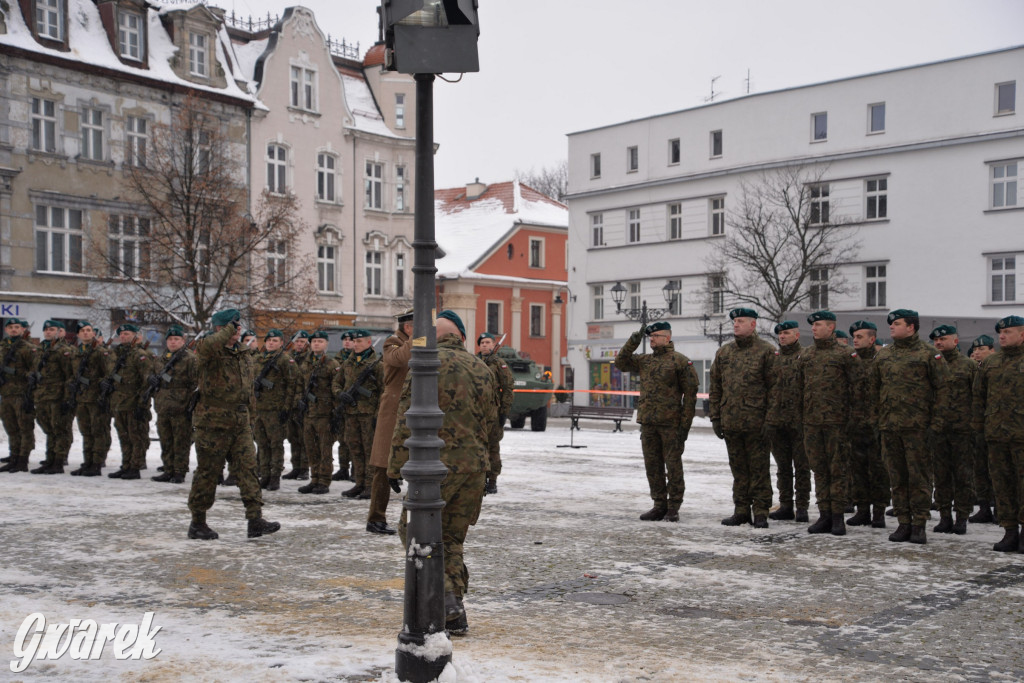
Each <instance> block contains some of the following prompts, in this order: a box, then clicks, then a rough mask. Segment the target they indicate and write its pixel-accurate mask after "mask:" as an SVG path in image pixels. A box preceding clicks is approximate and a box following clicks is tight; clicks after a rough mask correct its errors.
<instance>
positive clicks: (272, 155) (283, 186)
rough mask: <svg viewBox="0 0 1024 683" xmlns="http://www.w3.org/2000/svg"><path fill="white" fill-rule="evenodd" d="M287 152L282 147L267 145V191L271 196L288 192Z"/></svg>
mask: <svg viewBox="0 0 1024 683" xmlns="http://www.w3.org/2000/svg"><path fill="white" fill-rule="evenodd" d="M287 177H288V150H287V149H285V147H284V145H278V144H273V143H271V144H269V145H267V191H268V192H271V193H273V194H285V193H286V192H288V183H287V182H286V180H287Z"/></svg>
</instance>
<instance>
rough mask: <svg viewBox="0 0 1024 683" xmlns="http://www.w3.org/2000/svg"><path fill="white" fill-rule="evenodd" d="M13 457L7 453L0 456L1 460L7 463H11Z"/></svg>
mask: <svg viewBox="0 0 1024 683" xmlns="http://www.w3.org/2000/svg"><path fill="white" fill-rule="evenodd" d="M13 459H14V456H13V455H7V456H4V457H2V458H0V462H2V463H4V464H5V465H6V464H7V463H9V462H10V461H11V460H13Z"/></svg>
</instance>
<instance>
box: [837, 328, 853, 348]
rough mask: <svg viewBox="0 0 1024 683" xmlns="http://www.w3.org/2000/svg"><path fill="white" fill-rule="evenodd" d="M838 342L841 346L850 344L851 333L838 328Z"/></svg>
mask: <svg viewBox="0 0 1024 683" xmlns="http://www.w3.org/2000/svg"><path fill="white" fill-rule="evenodd" d="M836 344H839V345H840V346H849V345H850V335H848V334H846V332H844V331H843V330H836Z"/></svg>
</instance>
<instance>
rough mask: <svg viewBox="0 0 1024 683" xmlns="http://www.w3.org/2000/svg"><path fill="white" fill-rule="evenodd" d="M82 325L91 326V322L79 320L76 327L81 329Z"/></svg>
mask: <svg viewBox="0 0 1024 683" xmlns="http://www.w3.org/2000/svg"><path fill="white" fill-rule="evenodd" d="M83 327H92V323H91V322H89V321H88V320H79V321H78V329H82V328H83Z"/></svg>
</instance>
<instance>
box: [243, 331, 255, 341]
mask: <svg viewBox="0 0 1024 683" xmlns="http://www.w3.org/2000/svg"><path fill="white" fill-rule="evenodd" d="M255 336H256V333H255V332H253V331H252V330H246V331H245V332H243V333H242V339H245V338H246V337H255Z"/></svg>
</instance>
